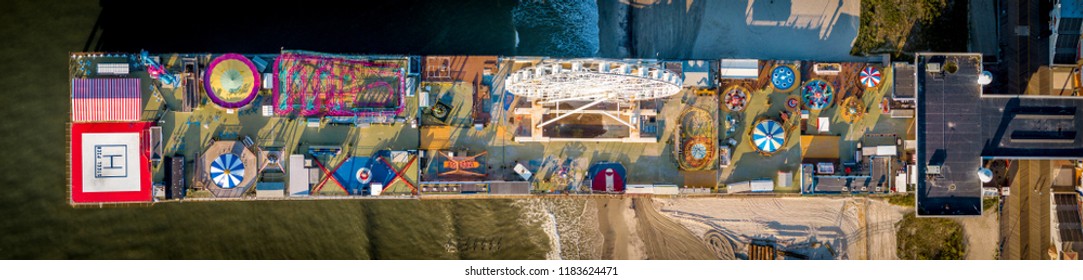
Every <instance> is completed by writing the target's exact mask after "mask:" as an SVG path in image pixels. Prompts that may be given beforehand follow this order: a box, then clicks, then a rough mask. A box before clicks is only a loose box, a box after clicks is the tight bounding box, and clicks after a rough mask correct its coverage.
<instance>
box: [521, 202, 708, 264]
mask: <svg viewBox="0 0 1083 280" xmlns="http://www.w3.org/2000/svg"><path fill="white" fill-rule="evenodd" d="M516 204H517V205H518V206H519V207H522V208H523V209H524V216H525V217H524V218H525V219H526V221H527V222H528V223H531V224H534V225H540V226H541V227H542V229H543V230H544V231H545V232H546V234H547V235H548V236H549V240H550V250H551V251H550V253H549V254H547V255H546V256H547V258H548V259H568V260H578V259H616V260H644V259H664V260H678V259H680V260H684V259H717V258H718V257H717V256H716V255H715V253H714V252H713V250H712V249H709V247H708V245H707V242H705V241H704V239H703V238H702V237H701V235H696V234H693V232H691V231H689V230H688V229H686V228H685V227H683V226H681V224H679V223H677V222H676V221H675V220H672V219H670V218H668V217H666V216H665V215H662V214H661V213H660V212H658V210H659V208H658V206H657V205H655V204H654V201H653V200H651V199H631V198H594V199H544V200H542V199H533V200H520V201H518V202H516ZM547 221H552V222H547Z"/></svg>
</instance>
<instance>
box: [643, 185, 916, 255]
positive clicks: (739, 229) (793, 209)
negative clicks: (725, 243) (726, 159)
mask: <svg viewBox="0 0 1083 280" xmlns="http://www.w3.org/2000/svg"><path fill="white" fill-rule="evenodd" d="M655 203H657V204H660V205H661V212H662V213H663V214H665V215H666V216H668V217H669V218H671V219H674V220H676V221H678V222H679V223H680V224H681V225H683V226H685V227H686V228H688V230H689V231H690V232H691V233H692V234H693V235H694V236H708V235H709V234H711V233H719V234H721V235H723V236H725V237H726V238H728V239H729V240H730V241H732V242H734V243H735V244H736V246H734V247H735V248H734V251H735V253H736V255H737V256H738V257H741V256H746V255H747V246H748V244H749V243H750V242H751V240H753V239H760V240H773V241H774V242H776V243H777V244H779V245H782V247H783V249H784V250H787V251H792V252H795V253H798V254H803V255H806V256H810V257H809V258H813V259H819V258H824V259H896V255H895V248H896V245H895V224H896V223H897V222H899V221H900V220H902V218H903V215H904V214H905V213H906V211H909V210H908V209H906V208H903V207H899V206H894V205H891V204H888V203H886V202H882V201H878V200H869V199H865V198H821V197H799V198H773V197H727V198H679V199H655ZM815 243H819V245H815ZM824 249H827V250H824Z"/></svg>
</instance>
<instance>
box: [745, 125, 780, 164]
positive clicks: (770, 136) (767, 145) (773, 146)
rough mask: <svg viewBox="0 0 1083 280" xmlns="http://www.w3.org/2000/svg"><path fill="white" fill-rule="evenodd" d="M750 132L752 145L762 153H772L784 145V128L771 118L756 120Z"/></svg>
mask: <svg viewBox="0 0 1083 280" xmlns="http://www.w3.org/2000/svg"><path fill="white" fill-rule="evenodd" d="M750 134H751V137H752V142H751V143H752V147H753V148H755V149H756V151H758V152H760V154H762V155H767V156H769V155H773V154H775V152H778V150H780V149H782V147H783V146H785V145H786V128H785V127H783V126H782V124H781V123H779V122H778V121H775V120H772V119H764V120H760V121H759V122H757V123H756V125H755V126H753V127H752V130H751V132H750Z"/></svg>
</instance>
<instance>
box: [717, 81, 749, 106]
mask: <svg viewBox="0 0 1083 280" xmlns="http://www.w3.org/2000/svg"><path fill="white" fill-rule="evenodd" d="M748 97H749V91H748V89H747V88H745V87H743V86H739V85H733V86H730V87H729V88H726V90H725V91H724V92H723V95H722V105H723V106H724V107H725V108H726V110H729V111H730V112H740V111H744V110H745V107H747V106H748Z"/></svg>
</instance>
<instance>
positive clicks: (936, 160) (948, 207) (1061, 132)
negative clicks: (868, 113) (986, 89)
mask: <svg viewBox="0 0 1083 280" xmlns="http://www.w3.org/2000/svg"><path fill="white" fill-rule="evenodd" d="M916 66H917V79H916V88H915V90H916V97H917V107H918V110H917V127H918V131H917V141H918V148H917V157H918V159H919V162H918V167H919V168H918V177H919V178H918V189H917V190H918V193H917V210H918V215H923V216H955V215H981V208H982V207H981V186H982V182H981V181H980V180H979V179H978V170H979V169H980V168H982V160H983V159H1077V158H1083V138H1081V137H1080V135H1079V133H1078V132H1079V130H1080V128H1083V120H1081V119H1080V116H1083V112H1081V111H1080V110H1081V109H1083V98H1079V97H1066V96H1040V95H985V94H983V92H982V85H980V84H979V83H978V77H979V76H980V75H981V74H982V71H983V70H982V60H981V55H980V54H970V53H920V54H918V55H917V58H916Z"/></svg>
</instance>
